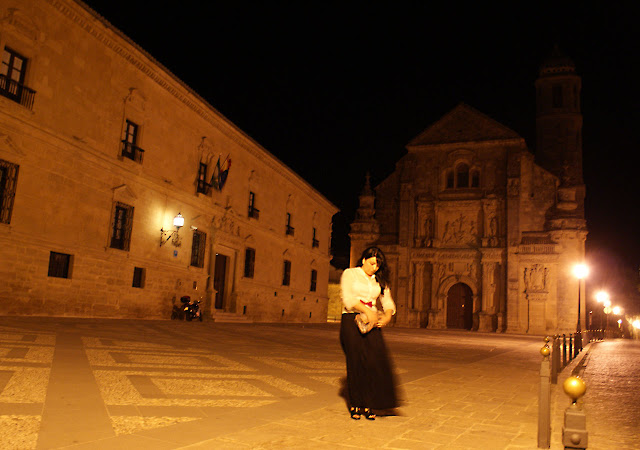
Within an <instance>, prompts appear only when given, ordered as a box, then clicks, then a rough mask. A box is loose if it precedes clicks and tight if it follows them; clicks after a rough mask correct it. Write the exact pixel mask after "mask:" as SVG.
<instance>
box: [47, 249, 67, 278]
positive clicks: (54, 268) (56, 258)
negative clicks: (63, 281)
mask: <svg viewBox="0 0 640 450" xmlns="http://www.w3.org/2000/svg"><path fill="white" fill-rule="evenodd" d="M70 266H71V255H67V254H66V253H57V252H51V253H49V276H50V277H56V278H69V268H70Z"/></svg>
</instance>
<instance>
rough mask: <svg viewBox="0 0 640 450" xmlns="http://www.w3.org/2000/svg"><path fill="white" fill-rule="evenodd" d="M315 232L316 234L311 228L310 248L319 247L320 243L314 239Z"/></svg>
mask: <svg viewBox="0 0 640 450" xmlns="http://www.w3.org/2000/svg"><path fill="white" fill-rule="evenodd" d="M316 232H317V230H316V227H313V237H312V238H311V248H317V247H320V242H319V241H318V239H317V238H316Z"/></svg>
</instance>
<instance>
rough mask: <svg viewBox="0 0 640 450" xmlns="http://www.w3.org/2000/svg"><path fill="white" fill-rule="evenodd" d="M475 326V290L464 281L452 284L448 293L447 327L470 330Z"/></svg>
mask: <svg viewBox="0 0 640 450" xmlns="http://www.w3.org/2000/svg"><path fill="white" fill-rule="evenodd" d="M472 326H473V292H472V291H471V288H470V287H469V286H467V285H466V284H464V283H457V284H454V285H453V286H451V288H450V289H449V293H448V294H447V328H459V329H463V330H470V329H471V327H472Z"/></svg>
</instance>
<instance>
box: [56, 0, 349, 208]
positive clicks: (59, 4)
mask: <svg viewBox="0 0 640 450" xmlns="http://www.w3.org/2000/svg"><path fill="white" fill-rule="evenodd" d="M46 1H47V3H49V4H50V5H51V6H52V7H53V8H54V9H56V10H58V11H59V12H60V13H61V14H63V15H65V16H66V17H67V18H69V19H70V20H72V21H73V22H76V23H79V22H80V21H81V18H80V17H78V16H77V15H76V14H74V11H70V10H69V9H67V8H65V5H64V4H63V2H64V3H66V2H67V1H68V2H70V3H73V4H76V5H78V6H80V7H81V8H83V9H84V10H85V11H86V12H87V13H89V14H90V15H91V16H92V17H93V18H94V19H96V20H98V21H99V22H100V23H101V24H102V25H103V26H104V27H106V28H107V30H109V31H111V32H112V33H114V34H115V35H116V37H117V38H119V39H121V40H123V41H125V42H126V43H127V44H128V45H130V46H131V47H133V49H135V50H136V51H137V52H139V53H140V54H141V55H142V56H143V57H144V58H146V59H147V60H148V61H149V62H150V63H152V64H153V65H155V66H156V67H158V68H159V69H160V71H162V72H163V73H164V74H165V75H168V76H169V78H170V79H171V81H173V82H174V83H176V84H178V85H179V86H180V87H181V88H182V89H184V90H185V91H186V92H187V93H188V94H189V95H190V96H192V97H194V99H195V100H196V101H197V102H199V103H200V104H201V105H202V106H204V109H206V110H207V111H208V112H209V113H212V115H213V116H215V118H216V119H218V121H212V120H211V119H210V117H207V115H206V114H203V112H202V111H198V110H197V109H196V108H197V106H196V105H194V104H193V103H191V102H189V101H188V99H186V98H181V97H179V96H178V95H176V94H177V93H176V92H175V91H172V90H170V89H168V87H169V86H167V85H166V84H163V83H162V81H164V80H159V79H156V78H154V77H153V76H151V75H152V74H151V73H149V71H145V70H141V69H140V67H138V70H139V71H140V72H142V73H144V74H145V75H147V76H148V77H149V78H151V79H152V80H153V81H155V82H156V83H157V84H159V85H160V86H161V87H162V88H164V89H165V90H167V91H168V92H169V93H170V94H172V95H173V96H174V97H176V98H178V99H179V100H180V101H182V102H183V103H184V104H185V105H186V106H187V107H188V108H190V109H192V110H194V111H195V112H196V113H198V114H199V115H200V116H201V117H203V118H204V119H205V120H207V121H208V122H210V123H211V124H212V125H213V126H215V127H216V128H218V129H220V130H221V131H223V132H226V133H225V134H226V135H227V136H228V137H230V138H232V139H234V140H235V141H236V142H237V143H238V144H239V145H241V146H242V147H244V148H245V149H246V150H248V151H250V152H252V153H254V155H255V156H257V157H260V156H265V157H267V158H268V159H270V160H271V162H272V164H275V165H277V166H280V167H274V168H275V169H278V170H277V171H278V172H280V173H282V172H281V169H285V170H286V171H287V172H288V175H289V176H288V177H287V176H286V175H285V174H284V173H282V175H283V176H285V178H289V180H290V181H291V182H292V183H294V184H296V183H299V184H302V185H303V186H304V187H305V188H307V189H309V190H311V192H312V193H313V194H315V196H316V197H318V200H320V201H321V203H324V204H325V206H326V207H327V210H328V211H329V212H331V211H333V214H332V215H334V214H336V213H337V212H338V211H340V209H339V208H338V207H337V206H335V205H334V204H333V203H331V202H330V201H329V200H328V199H327V198H326V197H325V196H324V195H323V194H322V193H320V191H318V190H317V189H316V188H314V187H313V186H312V185H311V184H309V182H308V181H306V180H305V179H304V178H302V177H301V176H300V175H298V174H297V173H296V172H294V171H293V170H292V169H291V168H290V167H289V166H287V165H286V164H284V163H283V162H282V161H281V160H280V159H279V158H277V157H276V156H275V155H273V154H272V153H271V152H269V151H268V150H267V149H266V148H264V147H263V146H262V145H260V144H259V143H258V142H257V141H256V140H254V139H253V138H252V137H251V136H249V135H248V134H246V133H245V132H244V131H242V130H241V129H240V128H239V127H238V126H237V125H235V124H234V123H233V122H231V121H230V120H229V119H227V118H226V117H225V116H224V115H223V114H222V113H220V111H218V110H217V109H216V108H214V107H213V106H212V105H211V104H210V103H209V102H208V101H207V100H205V99H204V98H203V97H201V96H200V95H199V94H198V93H197V92H196V91H194V90H193V89H192V88H191V87H189V86H188V85H187V84H186V83H185V82H183V81H182V80H181V79H180V78H178V77H177V76H176V75H175V74H173V72H171V71H170V70H169V69H168V68H166V67H165V66H164V65H163V64H162V63H160V62H159V61H158V60H156V59H155V58H154V57H153V56H152V55H151V54H150V53H149V52H147V51H146V50H144V49H143V48H142V47H140V46H139V45H138V44H136V43H135V42H134V41H133V40H132V39H131V38H129V37H128V36H127V35H126V34H124V33H123V32H122V31H120V30H119V29H118V28H116V27H115V26H113V25H112V24H111V23H110V22H109V21H108V20H107V19H105V18H104V17H103V16H101V15H100V14H98V13H97V12H96V11H95V10H93V9H92V8H91V7H90V6H89V5H87V4H86V3H84V2H83V1H82V0H46ZM81 28H82V29H83V30H84V31H86V32H87V33H89V34H91V35H93V36H94V37H95V38H96V39H98V40H99V41H101V42H103V43H105V44H107V41H108V39H109V37H108V36H104V35H102V34H101V33H99V32H95V30H92V29H91V26H89V24H86V23H84V24H82V26H81ZM92 31H94V32H92ZM112 49H113V48H112ZM118 50H119V51H118ZM118 50H115V49H114V51H115V52H116V53H120V52H121V51H122V50H123V49H118ZM126 59H127V61H128V62H129V63H130V64H132V65H136V64H135V58H134V57H132V58H126ZM220 122H222V123H223V124H224V125H226V128H227V129H223V128H222V127H220V126H219V125H220ZM251 147H254V148H251ZM256 148H257V149H258V150H260V152H261V153H263V154H262V155H260V154H258V152H255V149H256Z"/></svg>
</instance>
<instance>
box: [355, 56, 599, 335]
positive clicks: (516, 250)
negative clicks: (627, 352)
mask: <svg viewBox="0 0 640 450" xmlns="http://www.w3.org/2000/svg"><path fill="white" fill-rule="evenodd" d="M580 83H581V79H580V77H579V76H578V75H577V74H576V71H575V66H574V64H573V62H572V61H571V60H569V59H568V58H566V57H564V56H563V55H562V54H560V52H559V51H557V49H556V50H554V52H553V54H552V55H551V56H550V57H549V58H548V60H547V61H545V62H544V64H543V65H542V66H541V68H540V72H539V77H538V79H537V81H536V92H537V96H536V99H537V116H536V124H537V151H536V154H535V157H534V154H533V153H532V152H531V151H530V149H529V148H527V145H526V143H525V141H524V139H523V138H522V137H520V136H519V135H518V134H517V133H516V132H514V131H512V130H511V129H509V128H507V127H506V126H504V125H502V124H500V123H497V122H496V121H494V120H493V119H491V118H490V117H487V116H486V115H484V114H482V113H481V112H479V111H477V110H475V109H474V108H472V107H470V106H468V105H465V104H460V105H458V106H457V107H455V108H454V109H453V110H452V111H450V112H449V113H447V114H446V115H445V116H444V117H442V118H441V119H440V120H438V121H437V122H435V123H434V124H432V125H431V126H430V127H428V128H427V129H426V130H425V131H424V132H422V133H421V134H420V135H418V136H417V137H415V138H414V139H413V140H412V141H411V142H409V144H408V145H407V147H406V148H407V150H408V153H407V154H406V155H405V156H404V157H403V158H402V159H401V160H400V161H399V162H398V163H397V165H396V169H395V171H394V172H393V173H392V174H391V175H390V176H389V177H388V178H387V179H385V180H384V181H382V182H381V183H380V184H379V185H378V186H377V187H376V188H375V192H374V191H373V190H372V189H371V187H370V185H369V181H368V180H367V183H366V186H365V188H364V190H363V192H362V194H361V195H360V208H359V210H358V213H357V217H356V220H355V221H354V222H353V223H352V225H351V234H350V236H351V261H352V264H353V262H354V261H355V259H356V258H357V257H358V256H359V255H360V253H361V251H362V250H363V249H364V248H365V247H366V246H368V245H371V244H376V245H379V246H380V247H381V248H382V249H383V250H384V251H385V252H386V254H387V256H388V258H389V260H390V263H391V268H392V272H393V282H392V284H393V286H392V287H393V293H394V295H395V300H396V303H397V304H398V314H397V318H396V323H397V324H400V325H404V326H415V327H418V326H420V327H425V326H426V327H429V328H461V329H469V330H479V331H500V332H502V331H505V332H513V333H532V334H543V333H552V332H572V331H575V330H576V327H577V323H578V311H579V309H578V308H579V307H578V302H579V300H578V298H579V296H580V295H579V291H578V289H579V288H578V280H577V279H576V278H575V277H574V275H573V271H572V269H573V267H574V266H575V264H578V263H582V262H583V260H584V247H585V246H584V244H585V239H586V235H587V229H586V222H585V219H584V196H585V187H584V184H583V179H582V143H581V134H582V133H581V129H582V114H581V111H580V87H581V84H580ZM583 292H584V290H583ZM580 301H581V306H580V315H581V319H580V321H581V324H582V327H583V328H584V324H585V320H584V313H585V304H584V295H582V297H581V299H580Z"/></svg>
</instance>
